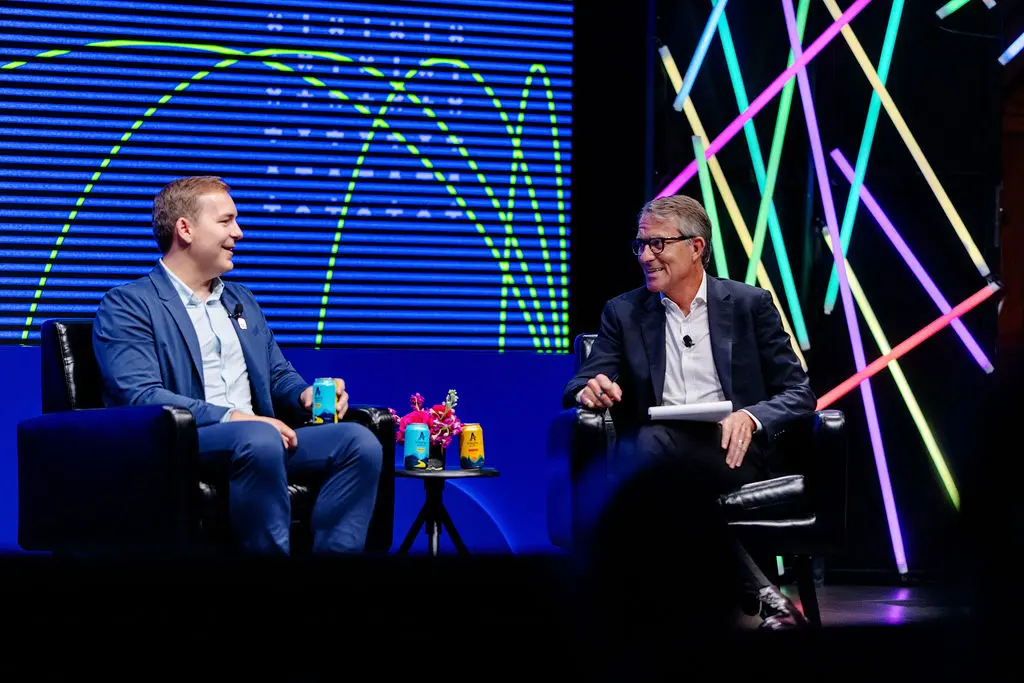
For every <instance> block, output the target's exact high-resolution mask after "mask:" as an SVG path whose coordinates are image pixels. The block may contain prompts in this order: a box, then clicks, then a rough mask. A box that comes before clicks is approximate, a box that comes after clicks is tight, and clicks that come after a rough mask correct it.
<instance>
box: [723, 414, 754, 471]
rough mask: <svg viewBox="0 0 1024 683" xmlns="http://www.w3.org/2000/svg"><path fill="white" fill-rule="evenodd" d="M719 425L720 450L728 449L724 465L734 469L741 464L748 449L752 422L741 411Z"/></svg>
mask: <svg viewBox="0 0 1024 683" xmlns="http://www.w3.org/2000/svg"><path fill="white" fill-rule="evenodd" d="M719 424H721V425H722V450H726V449H728V452H727V453H726V454H725V464H726V465H728V466H729V467H731V468H733V469H735V468H737V467H739V466H740V465H741V464H743V456H745V455H746V454H747V449H748V448H749V447H750V439H751V438H752V437H753V434H754V426H755V425H754V421H753V420H752V419H751V417H750V416H749V415H747V414H746V413H745V412H743V411H742V410H737V411H736V412H735V413H733V414H732V415H730V416H729V417H727V418H725V419H724V420H722V421H721V422H720V423H719Z"/></svg>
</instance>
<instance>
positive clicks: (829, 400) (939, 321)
mask: <svg viewBox="0 0 1024 683" xmlns="http://www.w3.org/2000/svg"><path fill="white" fill-rule="evenodd" d="M999 289H1000V287H999V285H997V284H996V283H994V282H990V283H989V284H987V285H985V286H984V287H982V288H981V289H979V290H978V291H977V292H975V293H974V294H972V295H971V296H969V297H967V298H966V299H964V300H963V301H961V302H960V303H959V304H957V305H956V306H954V307H953V308H952V309H951V310H950V311H949V313H945V314H943V315H942V316H941V317H939V318H936V319H935V320H933V321H932V322H930V323H928V324H927V325H925V326H924V327H922V328H921V329H920V330H918V331H917V332H915V333H914V334H912V335H910V336H909V337H907V338H906V339H905V340H904V341H902V342H900V343H899V344H897V345H896V346H895V347H894V348H893V350H892V351H890V352H889V353H887V354H885V355H884V356H882V357H880V358H878V359H876V360H874V361H872V362H871V364H870V365H868V366H867V367H866V368H864V369H863V370H861V371H859V372H858V373H857V374H856V375H854V376H852V377H850V378H849V379H847V380H845V381H843V383H842V384H840V385H838V386H837V387H836V388H834V389H832V390H831V391H829V392H828V393H827V394H825V395H824V396H822V397H821V398H819V399H818V405H817V406H816V407H815V410H822V409H824V408H827V407H828V406H830V405H832V404H833V403H835V402H836V401H837V400H839V399H840V398H842V397H843V396H845V395H846V394H848V393H850V391H852V390H853V389H855V388H856V387H857V385H858V384H860V383H861V382H863V381H865V380H867V379H868V378H870V377H873V376H874V375H876V374H878V372H879V371H881V370H882V368H884V367H885V366H886V365H887V364H888V363H889V362H890V361H893V360H896V359H897V358H901V357H903V356H904V355H905V354H906V353H907V352H908V351H910V350H911V349H912V348H914V347H915V346H917V345H918V344H920V343H921V342H923V341H924V340H925V339H928V338H929V337H931V336H932V335H934V334H935V333H936V332H938V331H939V330H941V329H942V328H943V327H945V326H946V325H948V324H949V322H950V321H951V320H953V319H955V318H959V317H960V316H962V315H963V314H964V313H967V312H968V311H969V310H971V309H972V308H974V307H975V306H977V305H978V304H980V303H981V302H982V301H984V300H985V299H987V298H989V297H990V296H992V295H993V294H995V293H996V292H998V291H999Z"/></svg>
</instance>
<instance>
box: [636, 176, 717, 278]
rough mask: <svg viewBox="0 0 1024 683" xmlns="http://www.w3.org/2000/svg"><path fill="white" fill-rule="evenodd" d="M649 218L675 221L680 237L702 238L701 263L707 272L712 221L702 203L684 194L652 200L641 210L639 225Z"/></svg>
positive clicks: (709, 260) (638, 219)
mask: <svg viewBox="0 0 1024 683" xmlns="http://www.w3.org/2000/svg"><path fill="white" fill-rule="evenodd" d="M647 217H650V218H653V219H655V220H658V221H668V220H672V219H674V220H675V221H676V226H677V227H678V229H679V234H680V235H683V236H684V237H702V238H703V239H704V251H703V252H702V253H701V259H700V261H701V265H703V266H704V270H707V268H708V266H709V265H710V264H711V219H710V218H708V214H707V212H706V211H704V207H703V206H702V205H701V203H700V202H698V201H697V200H696V199H694V198H692V197H687V196H686V195H683V194H674V195H669V196H667V197H660V198H658V199H652V200H651V201H649V202H647V203H646V204H644V208H642V209H640V215H639V216H638V217H637V223H642V222H643V220H644V219H645V218H647Z"/></svg>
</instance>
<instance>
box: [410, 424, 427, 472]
mask: <svg viewBox="0 0 1024 683" xmlns="http://www.w3.org/2000/svg"><path fill="white" fill-rule="evenodd" d="M428 457H430V427H428V426H427V425H425V424H417V423H414V424H410V425H406V427H405V469H407V470H425V469H427V458H428Z"/></svg>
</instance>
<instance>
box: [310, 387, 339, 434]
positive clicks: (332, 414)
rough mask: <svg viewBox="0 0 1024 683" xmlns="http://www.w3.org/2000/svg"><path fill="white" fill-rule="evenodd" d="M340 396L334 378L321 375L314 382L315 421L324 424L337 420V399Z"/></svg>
mask: <svg viewBox="0 0 1024 683" xmlns="http://www.w3.org/2000/svg"><path fill="white" fill-rule="evenodd" d="M337 397H338V394H337V389H336V388H335V385H334V380H333V379H331V378H330V377H326V378H324V377H320V378H317V380H316V381H315V382H313V423H314V424H323V423H324V422H337V421H338V420H337V406H336V405H335V401H336V399H337Z"/></svg>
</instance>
